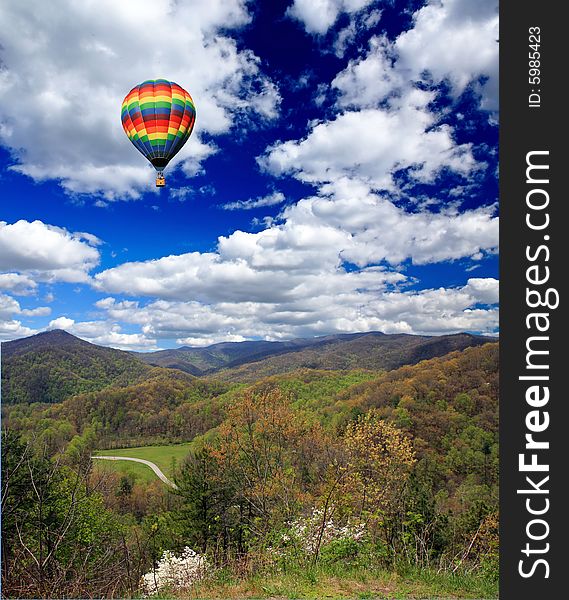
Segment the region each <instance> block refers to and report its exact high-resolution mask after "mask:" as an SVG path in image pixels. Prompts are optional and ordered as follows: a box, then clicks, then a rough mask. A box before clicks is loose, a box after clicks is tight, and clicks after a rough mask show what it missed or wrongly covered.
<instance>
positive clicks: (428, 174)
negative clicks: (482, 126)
mask: <svg viewBox="0 0 569 600" xmlns="http://www.w3.org/2000/svg"><path fill="white" fill-rule="evenodd" d="M433 99H434V93H433V92H425V91H421V90H418V89H410V90H408V91H407V93H406V94H405V96H404V97H403V98H399V99H398V100H397V101H395V102H394V103H393V104H392V105H390V106H387V107H385V108H375V109H372V108H369V109H363V110H360V111H352V112H345V113H342V114H340V115H338V116H337V117H336V118H335V119H333V120H331V121H327V122H323V123H318V124H317V125H315V126H314V127H313V128H312V130H311V131H310V133H309V134H308V136H307V137H306V138H305V139H303V140H300V141H296V140H289V141H287V142H284V143H278V144H276V145H274V146H272V147H270V148H269V149H268V150H267V151H266V153H265V154H264V155H263V156H262V157H260V158H259V163H260V165H261V166H262V167H263V168H264V169H265V170H267V171H268V172H270V173H272V174H274V175H284V174H291V175H294V176H295V177H297V178H298V179H300V180H302V181H306V182H309V183H325V182H331V181H335V180H337V179H338V178H340V177H352V178H358V179H360V180H362V181H365V182H366V183H368V184H369V185H371V186H372V187H375V188H378V189H382V188H383V189H390V188H393V180H392V175H393V172H394V171H396V170H398V169H404V168H410V167H412V168H413V175H414V177H415V178H416V179H418V180H419V181H427V180H429V179H431V178H433V177H434V176H435V175H436V174H437V173H438V172H439V171H440V170H441V169H443V168H447V169H451V170H453V171H455V172H457V173H460V174H463V175H466V174H468V173H470V172H471V171H472V170H473V169H474V168H475V167H476V166H477V163H476V161H475V159H474V158H473V156H472V152H471V145H470V144H457V143H455V141H454V140H453V137H452V129H451V128H450V127H449V126H448V125H441V126H436V115H435V114H433V113H432V112H431V111H430V110H429V109H428V104H429V103H430V102H431V101H432V100H433Z"/></svg>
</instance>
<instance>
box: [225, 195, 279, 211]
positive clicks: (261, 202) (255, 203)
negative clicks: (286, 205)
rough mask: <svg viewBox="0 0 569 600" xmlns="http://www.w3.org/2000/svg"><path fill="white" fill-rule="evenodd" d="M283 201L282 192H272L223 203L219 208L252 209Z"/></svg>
mask: <svg viewBox="0 0 569 600" xmlns="http://www.w3.org/2000/svg"><path fill="white" fill-rule="evenodd" d="M284 201H285V195H284V194H283V193H282V192H273V193H272V194H268V195H267V196H261V197H259V198H250V199H249V200H238V201H236V202H228V203H227V204H223V205H222V206H221V208H223V209H224V210H252V209H254V208H261V207H263V206H274V205H275V204H281V203H282V202H284Z"/></svg>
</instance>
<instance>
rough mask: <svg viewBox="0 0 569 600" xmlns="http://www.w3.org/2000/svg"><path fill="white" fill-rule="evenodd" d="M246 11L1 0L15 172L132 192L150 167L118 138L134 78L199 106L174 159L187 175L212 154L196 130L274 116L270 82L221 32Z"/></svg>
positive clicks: (114, 193) (6, 134)
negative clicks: (168, 88)
mask: <svg viewBox="0 0 569 600" xmlns="http://www.w3.org/2000/svg"><path fill="white" fill-rule="evenodd" d="M249 19H250V17H249V15H248V12H247V10H246V6H245V2H244V1H243V0H196V1H192V2H189V1H183V2H171V1H170V0H124V1H121V2H116V1H114V0H101V1H100V2H96V3H93V2H79V3H78V2H72V1H70V0H54V1H53V2H49V3H46V2H41V1H39V0H36V1H30V2H18V1H17V0H8V1H7V2H4V3H3V5H2V18H1V19H0V37H1V39H2V47H1V50H0V52H1V58H2V64H3V69H2V70H1V71H0V141H1V143H2V144H3V145H5V146H6V147H8V148H9V149H10V150H11V152H12V155H13V157H14V160H15V165H14V167H13V168H14V169H15V170H17V171H19V172H21V173H23V174H25V175H28V176H29V177H32V178H33V179H34V180H36V181H42V180H46V179H57V180H59V181H60V183H61V185H62V186H63V187H64V188H65V189H66V190H67V191H68V192H71V193H93V194H103V195H104V196H105V197H106V198H107V199H108V200H113V199H116V198H124V197H136V196H137V195H138V194H139V192H140V190H141V188H142V187H144V186H146V185H147V184H148V183H149V182H150V180H151V178H152V169H151V168H149V167H147V166H146V165H145V161H144V159H143V158H142V157H141V156H140V155H139V153H138V152H137V150H136V149H135V148H134V147H132V146H131V144H130V143H129V142H128V140H127V139H126V137H125V136H124V132H123V131H122V126H121V123H120V115H119V112H120V104H121V102H122V99H123V97H124V96H125V95H126V93H127V92H128V91H129V90H130V89H131V88H132V87H133V85H135V84H137V83H139V82H141V81H143V80H145V79H148V78H153V77H166V78H169V79H172V80H174V81H177V82H178V83H180V84H181V85H182V86H184V87H187V89H188V90H189V91H190V93H191V94H192V96H193V98H194V100H195V102H196V107H197V113H198V119H197V122H196V129H195V133H194V135H193V136H192V138H191V140H190V142H189V143H188V144H186V146H185V147H184V149H183V150H182V151H181V152H180V154H179V155H178V156H177V157H176V160H175V162H176V163H181V165H182V169H183V171H184V173H186V174H187V175H188V176H192V175H194V174H196V173H197V172H199V171H200V169H201V163H202V162H203V160H205V158H207V156H209V155H210V154H211V153H212V152H214V151H215V147H214V146H213V145H212V144H211V143H209V142H208V143H206V142H204V141H203V137H202V136H203V134H211V135H216V134H220V133H225V132H227V131H228V130H229V129H230V128H231V126H232V123H233V119H232V115H233V113H234V112H235V111H239V113H240V114H241V115H242V116H245V115H247V114H249V115H253V114H255V115H257V117H258V118H260V119H270V118H273V117H274V116H275V115H276V110H277V106H278V103H279V93H278V91H277V89H276V88H275V86H274V85H273V84H272V83H271V82H270V81H269V80H268V79H266V78H265V77H264V76H263V75H262V73H261V71H260V65H259V60H258V58H257V57H256V56H254V54H253V53H252V52H251V51H249V50H247V49H242V50H240V49H238V48H237V45H236V43H235V41H234V40H233V39H231V38H230V37H228V35H227V31H228V30H230V29H231V28H239V27H241V26H243V25H245V24H246V23H247V22H248V21H249Z"/></svg>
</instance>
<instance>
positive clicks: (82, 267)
mask: <svg viewBox="0 0 569 600" xmlns="http://www.w3.org/2000/svg"><path fill="white" fill-rule="evenodd" d="M99 244H100V240H98V238H97V237H96V236H93V235H91V234H85V233H71V232H69V231H67V230H66V229H63V228H62V227H56V226H54V225H48V224H46V223H43V222H42V221H39V220H36V221H32V222H30V221H24V220H20V221H17V222H16V223H12V224H10V223H6V222H5V221H0V271H5V272H6V273H4V274H3V275H0V286H2V285H3V286H5V287H6V288H8V286H9V285H11V286H12V289H14V288H15V289H16V290H17V289H18V288H19V289H20V290H21V289H23V290H24V291H34V289H35V287H36V284H35V283H31V282H30V281H31V279H30V278H32V277H33V279H34V280H35V281H50V282H52V281H66V282H85V281H87V280H88V278H89V276H88V272H89V271H90V270H91V269H93V268H94V267H95V266H96V265H97V264H98V263H99V251H98V250H97V248H96V247H94V245H95V246H98V245H99Z"/></svg>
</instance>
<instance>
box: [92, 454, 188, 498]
mask: <svg viewBox="0 0 569 600" xmlns="http://www.w3.org/2000/svg"><path fill="white" fill-rule="evenodd" d="M91 458H92V459H97V460H131V461H132V462H137V463H142V464H143V465H146V466H147V467H150V468H151V469H152V470H153V471H154V472H155V473H156V475H157V476H158V477H159V478H160V479H161V480H162V481H163V482H164V483H165V484H166V485H169V486H170V487H171V488H174V489H175V490H177V489H178V486H177V485H176V484H175V483H174V482H173V481H170V480H169V479H168V477H166V475H164V473H162V471H161V470H160V468H159V467H158V465H155V464H154V463H153V462H150V461H149V460H144V459H143V458H133V457H132V456H91Z"/></svg>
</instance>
